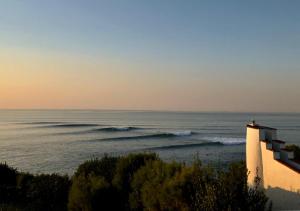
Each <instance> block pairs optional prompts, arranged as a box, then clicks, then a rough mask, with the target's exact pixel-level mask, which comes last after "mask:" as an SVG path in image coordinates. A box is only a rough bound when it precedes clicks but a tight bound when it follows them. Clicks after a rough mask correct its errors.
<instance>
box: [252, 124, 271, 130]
mask: <svg viewBox="0 0 300 211" xmlns="http://www.w3.org/2000/svg"><path fill="white" fill-rule="evenodd" d="M247 127H249V128H254V129H267V130H277V129H276V128H272V127H266V126H262V125H259V124H252V123H251V124H247Z"/></svg>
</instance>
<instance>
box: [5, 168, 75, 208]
mask: <svg viewBox="0 0 300 211" xmlns="http://www.w3.org/2000/svg"><path fill="white" fill-rule="evenodd" d="M69 188H70V180H69V178H68V177H67V176H60V175H57V174H51V175H32V174H28V173H20V172H18V171H17V170H16V169H13V168H11V167H8V166H7V165H6V164H0V209H1V210H33V211H34V210H58V211H60V210H67V206H66V204H67V199H68V193H69Z"/></svg>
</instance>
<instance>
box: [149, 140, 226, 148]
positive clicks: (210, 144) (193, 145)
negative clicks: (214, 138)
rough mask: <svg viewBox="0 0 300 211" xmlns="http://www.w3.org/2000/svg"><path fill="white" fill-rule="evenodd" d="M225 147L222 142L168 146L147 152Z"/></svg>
mask: <svg viewBox="0 0 300 211" xmlns="http://www.w3.org/2000/svg"><path fill="white" fill-rule="evenodd" d="M220 145H224V144H222V143H221V142H205V143H195V144H177V145H167V146H160V147H151V148H147V149H146V150H168V149H181V148H190V147H201V146H220Z"/></svg>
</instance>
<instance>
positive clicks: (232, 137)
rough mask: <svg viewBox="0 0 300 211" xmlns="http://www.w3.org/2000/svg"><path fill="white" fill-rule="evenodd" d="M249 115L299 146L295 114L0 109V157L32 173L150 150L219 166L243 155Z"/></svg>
mask: <svg viewBox="0 0 300 211" xmlns="http://www.w3.org/2000/svg"><path fill="white" fill-rule="evenodd" d="M252 119H255V120H256V121H257V122H258V123H260V124H264V125H267V126H271V127H276V128H278V129H279V131H278V134H279V137H280V138H281V139H282V140H285V141H287V142H289V143H294V144H298V145H300V114H264V113H259V114H255V113H187V112H140V111H136V112H134V111H130V112H129V111H98V110H95V111H94V110H0V162H6V163H8V164H9V165H11V166H14V167H16V168H18V169H20V170H23V171H30V172H33V173H52V172H57V173H68V174H72V173H73V172H74V170H76V167H77V166H78V165H79V164H80V163H82V162H83V161H85V160H87V159H91V158H95V157H101V156H103V155H104V154H105V153H107V154H111V155H122V154H127V153H131V152H145V151H151V152H156V153H158V154H159V155H160V157H161V158H163V159H164V160H168V161H170V160H177V161H181V162H187V163H189V162H191V161H192V160H193V159H194V158H195V156H197V157H199V158H200V159H201V160H202V161H203V162H204V163H210V164H212V165H223V164H226V163H228V162H231V161H234V160H244V159H245V132H246V128H245V125H246V124H247V123H248V122H249V121H250V120H252Z"/></svg>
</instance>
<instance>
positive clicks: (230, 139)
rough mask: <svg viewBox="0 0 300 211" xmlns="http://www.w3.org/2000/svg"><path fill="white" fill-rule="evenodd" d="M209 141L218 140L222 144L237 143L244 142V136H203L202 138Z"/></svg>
mask: <svg viewBox="0 0 300 211" xmlns="http://www.w3.org/2000/svg"><path fill="white" fill-rule="evenodd" d="M203 139H205V140H207V141H211V142H219V143H222V144H224V145H237V144H244V143H246V139H245V138H234V137H205V138H203Z"/></svg>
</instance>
